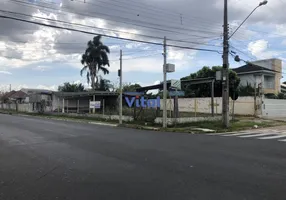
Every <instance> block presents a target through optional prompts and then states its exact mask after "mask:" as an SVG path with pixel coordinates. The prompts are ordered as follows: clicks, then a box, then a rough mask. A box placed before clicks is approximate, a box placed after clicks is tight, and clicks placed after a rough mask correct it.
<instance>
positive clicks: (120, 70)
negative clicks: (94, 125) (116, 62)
mask: <svg viewBox="0 0 286 200" xmlns="http://www.w3.org/2000/svg"><path fill="white" fill-rule="evenodd" d="M118 75H119V79H120V81H119V91H120V95H119V124H122V50H120V69H119V73H118Z"/></svg>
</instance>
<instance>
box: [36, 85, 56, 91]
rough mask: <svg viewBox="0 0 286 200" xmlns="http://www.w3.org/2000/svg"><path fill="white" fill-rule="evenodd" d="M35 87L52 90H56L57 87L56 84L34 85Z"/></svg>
mask: <svg viewBox="0 0 286 200" xmlns="http://www.w3.org/2000/svg"><path fill="white" fill-rule="evenodd" d="M36 89H44V90H52V91H56V90H57V89H58V86H57V85H51V86H47V85H38V86H37V87H36Z"/></svg>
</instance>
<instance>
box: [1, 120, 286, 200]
mask: <svg viewBox="0 0 286 200" xmlns="http://www.w3.org/2000/svg"><path fill="white" fill-rule="evenodd" d="M285 192H286V142H279V141H276V140H257V139H253V138H238V137H219V136H208V135H190V134H180V133H163V132H150V131H140V130H133V129H125V128H117V127H106V126H97V125H91V124H81V123H75V122H63V121H55V120H47V119H40V118H33V117H20V116H11V115H0V199H3V200H12V199H20V200H33V199H35V200H52V199H59V200H61V199H65V200H95V199H98V200H113V199H122V200H129V199H130V200H141V199H142V200H143V199H144V200H150V199H155V200H161V199H162V200H185V199H188V200H190V199H191V200H192V199H195V200H196V199H198V200H202V199H206V200H209V199H212V200H216V199H217V200H222V199H231V200H236V199H239V200H242V199H244V200H245V199H250V200H256V199H257V200H263V199H267V200H268V199H269V200H276V199H283V200H284V199H285V198H286V197H285V195H286V193H285Z"/></svg>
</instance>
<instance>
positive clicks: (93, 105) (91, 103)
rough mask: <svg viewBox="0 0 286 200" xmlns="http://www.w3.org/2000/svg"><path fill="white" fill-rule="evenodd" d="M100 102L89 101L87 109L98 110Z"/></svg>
mask: <svg viewBox="0 0 286 200" xmlns="http://www.w3.org/2000/svg"><path fill="white" fill-rule="evenodd" d="M100 107H101V101H90V103H89V108H100Z"/></svg>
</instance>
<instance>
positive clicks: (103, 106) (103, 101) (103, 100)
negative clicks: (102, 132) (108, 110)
mask: <svg viewBox="0 0 286 200" xmlns="http://www.w3.org/2000/svg"><path fill="white" fill-rule="evenodd" d="M104 108H105V99H102V115H104Z"/></svg>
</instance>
